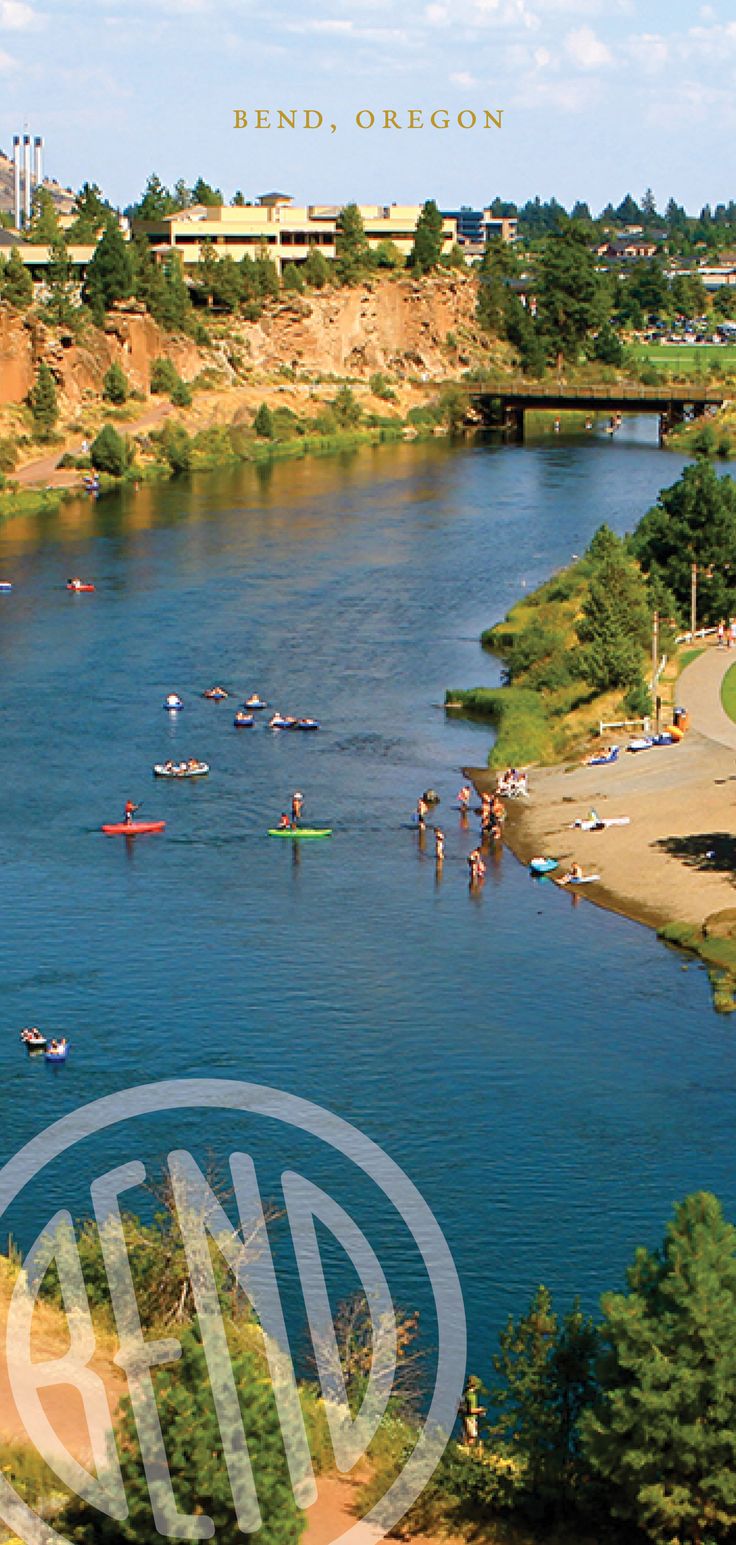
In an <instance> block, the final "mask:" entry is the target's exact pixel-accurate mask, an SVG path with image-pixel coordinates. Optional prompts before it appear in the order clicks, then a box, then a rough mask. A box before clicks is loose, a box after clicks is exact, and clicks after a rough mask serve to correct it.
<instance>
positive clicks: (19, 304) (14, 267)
mask: <svg viewBox="0 0 736 1545" xmlns="http://www.w3.org/2000/svg"><path fill="white" fill-rule="evenodd" d="M0 300H4V301H7V303H8V305H9V306H15V307H16V309H17V310H18V311H25V310H26V308H27V307H28V306H30V304H31V301H32V300H33V280H32V278H31V273H30V269H28V268H26V265H25V263H24V262H23V259H22V258H21V257H19V255H18V249H17V247H13V248H12V249H11V253H10V257H9V258H8V261H7V263H6V264H5V267H4V269H3V271H2V279H1V280H0Z"/></svg>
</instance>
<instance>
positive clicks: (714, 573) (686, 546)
mask: <svg viewBox="0 0 736 1545" xmlns="http://www.w3.org/2000/svg"><path fill="white" fill-rule="evenodd" d="M632 549H633V551H634V553H635V554H636V557H637V558H638V559H639V561H640V563H641V565H642V568H643V569H644V571H645V572H646V573H648V574H649V573H654V572H658V573H659V574H660V575H661V576H662V578H663V580H664V582H665V584H667V585H668V586H669V588H670V590H671V591H672V593H673V595H674V596H675V599H676V601H677V604H678V606H679V607H680V610H681V614H682V615H683V616H684V617H687V616H689V612H690V586H691V580H692V565H693V563H696V564H697V565H698V617H699V621H700V622H701V623H704V624H707V623H716V622H718V619H719V617H723V616H730V615H731V614H732V613H733V612H734V611H735V610H736V566H734V553H735V552H736V484H734V482H733V479H732V478H730V477H724V478H721V477H719V476H718V474H717V473H716V472H715V470H714V468H713V467H712V466H711V464H710V462H708V461H705V460H702V459H700V460H698V461H697V462H696V463H695V465H694V466H690V467H686V468H685V470H684V472H683V474H682V477H680V478H678V480H677V482H676V483H673V484H672V486H671V487H670V488H663V489H662V492H661V493H660V495H659V498H658V500H657V503H656V504H655V505H654V507H653V508H652V509H651V510H649V511H648V512H647V514H646V515H645V516H644V518H643V520H641V521H640V522H639V525H638V526H637V528H636V531H635V532H634V535H633V537H632Z"/></svg>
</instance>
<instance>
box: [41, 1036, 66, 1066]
mask: <svg viewBox="0 0 736 1545" xmlns="http://www.w3.org/2000/svg"><path fill="white" fill-rule="evenodd" d="M68 1056H69V1043H68V1041H62V1042H61V1044H60V1045H58V1046H54V1044H53V1042H52V1043H51V1045H50V1046H47V1047H46V1050H45V1052H44V1057H45V1058H46V1061H47V1062H66V1059H67V1057H68Z"/></svg>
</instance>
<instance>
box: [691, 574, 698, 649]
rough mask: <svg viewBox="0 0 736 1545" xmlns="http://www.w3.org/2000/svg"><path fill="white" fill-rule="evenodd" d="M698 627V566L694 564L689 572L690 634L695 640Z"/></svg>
mask: <svg viewBox="0 0 736 1545" xmlns="http://www.w3.org/2000/svg"><path fill="white" fill-rule="evenodd" d="M697 625H698V565H697V563H694V564H693V566H692V569H691V570H690V634H691V637H692V639H693V641H694V640H695V629H696V627H697Z"/></svg>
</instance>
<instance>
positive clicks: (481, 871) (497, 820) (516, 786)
mask: <svg viewBox="0 0 736 1545" xmlns="http://www.w3.org/2000/svg"><path fill="white" fill-rule="evenodd" d="M521 792H523V793H524V794H526V792H527V781H526V774H525V773H520V772H518V771H517V769H516V768H508V769H507V771H506V772H505V773H503V774H502V775H501V777H500V778H499V780H498V783H497V786H496V788H495V790H494V791H493V793H489V792H485V793H483V794H481V796H480V812H479V813H480V836H481V840H480V843H479V844H478V846H477V847H475V848H473V849H472V850H471V852H470V853H469V854H468V856H467V860H466V862H467V866H468V876H469V880H470V885H471V888H472V887H474V886H476V885H479V884H480V882H481V881H482V880H483V878H484V876H485V873H486V862H485V858H484V856H483V849H484V846H486V845H487V844H488V843H490V842H494V843H496V842H500V840H501V837H502V835H503V824H504V821H505V819H506V812H505V809H504V805H503V800H504V798H509V797H513V796H515V795H517V794H518V793H521ZM472 799H473V789H472V788H471V785H470V784H469V783H464V784H463V786H462V788H461V789H459V790H458V793H457V797H456V804H457V808H458V810H459V811H460V825H461V828H463V829H464V830H466V829H467V825H468V817H469V814H470V809H471V801H472ZM437 802H438V796H437V795H436V794H434V792H433V791H429V793H428V794H427V793H425V794H420V796H419V798H418V800H417V803H416V809H415V812H414V824H415V826H416V828H417V830H418V832H419V835H420V838H421V837H422V836H423V834H424V833H425V832H426V829H427V816H428V814H429V810H430V807H431V805H432V804H436V803H437ZM434 856H435V862H436V864H437V868H438V870H439V869H441V867H442V864H443V863H444V859H445V833H444V831H443V829H442V827H441V826H435V827H434Z"/></svg>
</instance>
